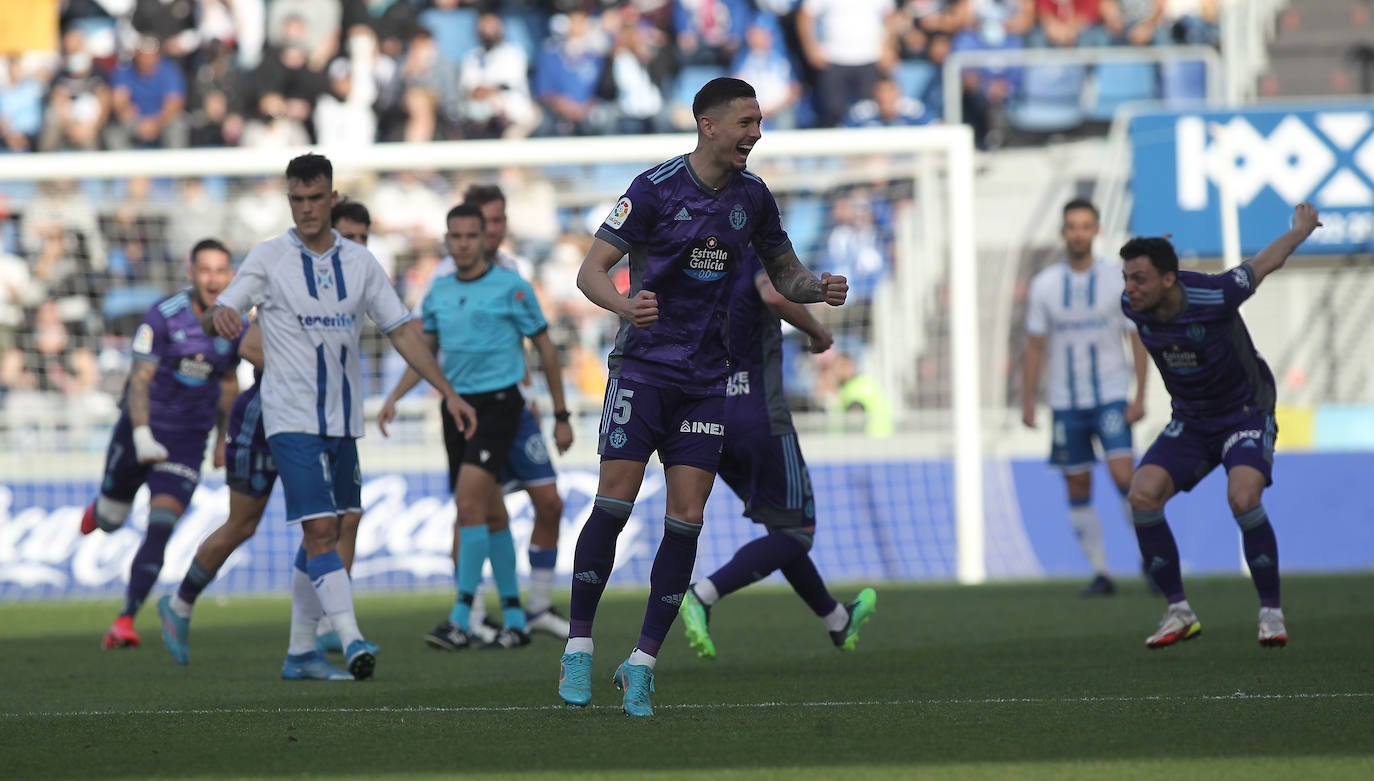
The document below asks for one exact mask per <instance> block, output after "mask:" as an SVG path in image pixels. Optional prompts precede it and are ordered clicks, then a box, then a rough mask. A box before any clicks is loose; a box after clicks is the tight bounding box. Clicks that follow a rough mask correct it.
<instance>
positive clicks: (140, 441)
mask: <svg viewBox="0 0 1374 781" xmlns="http://www.w3.org/2000/svg"><path fill="white" fill-rule="evenodd" d="M134 453H135V454H137V455H138V463H140V464H151V463H153V462H155V461H166V460H167V448H165V447H163V446H162V443H161V442H158V441H157V440H156V439H153V430H152V429H150V428H148V427H147V426H139V427H137V428H135V429H134Z"/></svg>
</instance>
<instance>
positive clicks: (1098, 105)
mask: <svg viewBox="0 0 1374 781" xmlns="http://www.w3.org/2000/svg"><path fill="white" fill-rule="evenodd" d="M1094 76H1095V78H1096V84H1097V89H1096V99H1095V100H1093V102H1092V106H1091V107H1089V109H1088V117H1089V118H1090V119H1095V120H1099V121H1102V122H1110V121H1111V119H1112V117H1113V116H1115V115H1116V110H1117V109H1118V108H1120V107H1121V105H1122V104H1123V103H1129V102H1131V101H1133V100H1153V99H1154V98H1156V97H1157V96H1158V94H1159V93H1158V90H1159V79H1158V74H1157V73H1156V71H1155V65H1154V64H1153V63H1149V62H1104V63H1101V64H1099V65H1098V66H1097V67H1096V68H1095V69H1094Z"/></svg>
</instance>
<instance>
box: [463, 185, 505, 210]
mask: <svg viewBox="0 0 1374 781" xmlns="http://www.w3.org/2000/svg"><path fill="white" fill-rule="evenodd" d="M492 201H500V202H502V203H505V202H506V194H505V193H504V192H502V191H501V185H499V184H480V183H479V184H470V185H468V189H466V190H464V191H463V203H466V204H468V205H470V206H476V207H478V208H481V207H483V206H486V205H487V204H489V203H491V202H492Z"/></svg>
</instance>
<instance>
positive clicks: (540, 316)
mask: <svg viewBox="0 0 1374 781" xmlns="http://www.w3.org/2000/svg"><path fill="white" fill-rule="evenodd" d="M485 232H486V222H485V219H484V218H483V216H482V210H481V209H480V208H478V207H477V206H475V205H473V204H469V203H463V204H460V205H458V206H455V207H453V208H452V209H451V210H449V213H448V216H447V231H446V232H445V234H444V241H445V243H446V244H447V247H448V250H449V253H450V254H451V255H452V257H453V261H454V273H452V274H449V275H445V276H442V277H437V278H435V280H434V283H433V285H431V286H430V290H429V293H428V294H427V295H426V296H425V300H424V304H423V305H422V312H423V315H422V318H423V324H424V337H423V338H424V341H425V343H426V344H427V345H428V346H429V347H430V349H431V350H438V351H440V353H441V354H442V355H443V367H444V372H445V373H446V374H447V375H448V378H449V382H450V383H451V384H452V385H453V386H454V387H455V388H458V389H459V390H460V391H461V392H462V393H463V395H464V398H466V399H467V400H468V402H469V403H471V404H472V405H473V407H474V408H475V409H476V410H477V421H478V429H479V432H480V433H478V434H476V435H475V436H474V437H473V438H472V439H470V440H468V441H467V442H465V443H463V445H464V448H463V450H462V452H461V454H456V455H459V457H460V459H461V460H460V462H459V463H460V464H461V467H460V469H459V471H458V477H457V479H456V481H455V485H456V487H457V490H456V491H455V492H454V501H455V503H456V505H457V509H458V523H457V525H456V527H455V530H454V534H455V535H457V536H458V537H459V538H460V539H461V544H459V543H458V542H455V546H456V547H457V553H458V562H457V566H456V567H455V571H454V580H455V582H456V586H457V599H456V600H455V602H454V605H453V610H452V611H451V612H450V613H449V617H448V620H447V621H445V622H443V623H441V624H440V625H439V626H438V627H437V628H436V629H435V630H434V632H432V633H431V634H430V635H429V636H427V638H426V639H427V640H428V641H429V642H430V644H431V645H435V646H437V647H440V648H447V649H450V650H458V649H462V648H467V647H469V646H471V645H473V631H472V604H473V597H474V594H475V593H476V590H477V584H478V582H480V580H481V578H482V568H483V566H484V565H485V564H486V562H487V561H488V560H490V561H491V568H492V574H493V576H494V577H495V580H496V587H497V591H498V592H499V594H500V597H501V605H502V611H501V612H502V618H503V624H504V625H503V627H502V629H501V631H500V632H499V633H497V635H496V637H495V638H494V639H493V640H492V641H491V642H489V643H487V645H486V647H489V648H517V647H520V646H524V645H528V644H529V642H530V639H529V633H528V630H527V629H526V624H525V620H526V617H525V612H524V609H523V608H522V607H521V605H520V583H519V580H518V579H517V576H516V566H515V541H514V539H513V538H512V537H511V533H510V519H509V518H508V517H507V515H506V512H505V502H504V500H503V499H502V498H501V484H500V482H499V481H498V480H497V476H498V475H499V474H500V473H501V469H502V467H503V466H504V464H505V461H506V458H507V457H508V455H509V453H510V450H511V446H512V444H513V443H514V442H515V437H516V431H517V428H518V426H519V423H520V418H521V410H522V409H524V408H525V401H524V398H523V397H522V396H521V394H520V388H519V382H520V380H521V378H523V377H524V376H525V348H524V343H525V340H526V339H529V340H530V341H531V342H533V344H534V346H535V348H536V349H537V350H538V351H539V355H540V357H541V358H542V359H543V364H544V374H545V377H546V378H547V379H548V384H549V393H550V394H551V395H552V396H553V401H554V404H555V405H557V406H558V407H559V408H562V406H563V404H564V398H563V377H562V371H561V369H560V365H559V362H558V354H557V349H556V348H555V347H554V344H553V340H552V339H550V338H549V334H548V322H547V321H546V320H545V319H544V313H543V311H542V310H541V309H540V306H539V301H538V300H537V299H536V298H535V296H534V289H533V288H532V287H530V284H529V282H526V281H525V279H524V278H523V277H521V276H520V275H519V274H517V273H516V272H514V271H511V270H509V269H505V268H502V267H500V266H497V265H495V263H494V262H493V261H492V259H491V258H490V257H489V256H488V255H487V253H486V251H485V249H484V241H485V238H484V234H485ZM419 380H420V377H419V375H418V374H417V373H416V372H414V371H412V370H407V371H406V373H405V374H404V375H403V376H402V377H401V379H400V381H399V382H398V383H397V384H396V387H395V388H394V389H393V390H392V391H391V394H390V395H389V396H387V399H386V401H385V402H384V403H383V405H382V408H381V410H379V411H378V413H377V424H378V426H379V427H381V430H382V433H383V434H385V433H386V425H387V424H388V423H390V422H391V421H392V420H393V419H394V418H395V416H396V400H397V399H400V398H401V397H402V396H404V395H405V394H406V393H408V392H409V391H410V389H411V388H413V387H415V384H416V383H417V382H419ZM568 439H569V444H571V432H569V434H568Z"/></svg>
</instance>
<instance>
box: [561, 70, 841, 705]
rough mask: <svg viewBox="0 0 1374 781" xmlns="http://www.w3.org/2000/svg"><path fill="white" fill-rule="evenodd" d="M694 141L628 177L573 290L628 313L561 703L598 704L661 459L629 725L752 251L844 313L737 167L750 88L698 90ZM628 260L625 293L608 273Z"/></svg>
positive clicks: (695, 491) (581, 552)
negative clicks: (624, 543)
mask: <svg viewBox="0 0 1374 781" xmlns="http://www.w3.org/2000/svg"><path fill="white" fill-rule="evenodd" d="M692 113H693V115H694V116H695V117H696V123H697V145H696V149H694V150H693V151H692V152H690V153H689V154H684V155H680V156H678V157H674V158H672V159H671V160H668V161H667V162H664V163H662V164H661V165H658V166H655V167H653V168H650V169H649V170H647V171H645V172H643V173H641V174H640V175H639V176H637V177H635V179H634V181H633V182H631V183H630V187H629V189H628V190H626V192H625V194H624V195H622V196H621V197H620V199H619V200H618V201H617V202H616V204H615V207H614V208H613V209H612V210H611V213H610V215H609V216H607V218H606V221H605V223H603V224H602V226H601V228H600V229H599V230H598V231H597V232H596V238H595V240H594V241H593V242H592V246H591V248H590V249H589V250H588V252H587V256H586V258H584V259H583V261H582V266H581V268H580V269H579V271H578V275H577V286H578V288H579V289H580V290H582V292H583V293H584V294H585V295H586V296H587V298H588V299H589V300H591V301H592V302H593V303H595V304H596V305H597V306H600V307H601V308H603V309H606V310H608V311H610V312H613V313H615V314H616V315H618V316H619V317H620V319H621V323H620V331H619V333H618V334H617V335H616V339H615V346H614V348H613V349H612V350H611V355H610V360H609V368H610V372H609V380H608V382H607V385H606V398H605V404H604V408H603V411H602V418H601V428H600V437H599V441H598V447H597V450H598V452H599V453H600V454H601V469H600V478H599V481H598V485H597V496H596V499H595V502H594V507H593V510H592V512H591V515H590V516H589V517H588V519H587V522H586V524H585V525H584V526H583V527H582V532H581V534H580V535H579V536H578V540H577V552H576V555H575V558H574V564H573V578H572V601H571V604H570V610H569V614H570V615H569V623H570V627H571V628H570V630H569V636H568V643H567V646H566V647H565V649H564V653H563V656H562V659H561V660H560V662H561V674H560V678H559V683H558V694H559V696H560V697H561V698H562V699H563V700H564V701H565V702H568V703H571V704H573V705H586V704H588V703H589V702H591V698H592V689H591V672H592V651H593V644H592V624H593V621H594V620H595V618H596V609H597V605H598V604H599V603H600V601H601V595H602V594H603V593H604V591H605V589H606V583H607V581H608V580H609V579H610V576H611V570H612V568H613V566H614V563H615V547H616V538H617V537H618V536H619V534H620V532H621V530H622V529H624V527H625V523H626V521H627V520H628V519H629V517H630V513H631V511H632V510H633V508H634V502H635V498H636V497H637V496H638V494H639V489H640V486H641V484H642V483H643V481H644V470H645V467H646V464H647V463H648V461H649V457H650V455H651V454H653V453H655V452H657V454H658V458H659V460H660V461H661V462H662V463H663V468H664V475H665V484H666V500H667V512H666V514H665V517H664V519H663V524H664V533H663V538H662V540H661V541H660V542H659V546H658V551H657V553H656V554H655V556H654V564H653V568H652V570H651V572H650V575H649V600H648V605H647V606H646V608H645V611H644V622H643V625H642V627H641V630H640V635H639V639H638V641H637V643H636V644H635V648H634V650H633V651H632V652H631V653H630V655H629V658H627V659H625V660H624V661H623V662H622V663H621V664H620V665H619V666H618V667H617V668H616V671H615V675H614V678H613V680H614V683H615V685H616V686H617V687H618V688H620V689H621V690H622V691H623V693H624V694H623V698H622V708H623V709H624V710H625V712H626V713H628V714H630V715H631V716H651V715H653V706H652V703H651V702H650V697H649V694H650V692H652V691H653V688H654V673H653V670H654V664H655V662H656V660H657V657H658V653H659V649H660V647H661V646H662V644H663V639H664V637H666V636H667V634H668V631H669V629H671V628H672V624H673V620H674V619H675V618H676V617H677V613H678V606H679V605H680V604H681V603H682V598H683V594H684V593H685V592H686V590H687V586H688V584H689V582H690V581H691V577H692V564H693V562H694V561H695V559H696V550H697V540H698V537H699V536H700V534H701V524H702V520H703V517H704V515H705V509H706V498H707V496H709V495H710V493H711V486H712V484H713V483H714V482H715V475H716V469H717V467H718V466H719V463H720V449H721V444H722V441H723V439H724V428H725V427H724V423H725V385H726V379H727V377H728V376H729V373H730V361H729V356H728V353H727V349H726V333H725V331H726V317H727V309H728V303H729V299H730V296H731V294H732V290H733V287H734V284H733V283H734V281H735V280H736V279H737V278H738V276H739V275H741V274H746V273H748V272H747V270H746V268H745V262H746V258H745V255H744V253H745V251H746V248H747V247H749V246H751V245H752V246H753V247H754V249H755V250H756V251H757V253H758V256H759V258H760V260H761V261H762V263H763V267H764V268H765V269H766V270H767V272H768V277H769V279H770V280H771V281H772V283H773V286H774V287H776V288H777V290H778V291H779V292H780V293H781V294H782V295H783V297H784V298H787V299H788V300H790V301H795V302H798V303H811V302H815V301H824V302H826V303H827V304H829V305H831V306H839V305H841V304H843V303H844V300H845V296H846V294H847V292H848V289H849V286H848V284H847V283H846V280H845V278H844V277H842V276H839V275H833V276H832V275H830V274H822V275H821V276H820V277H819V278H817V277H816V276H815V275H814V274H812V273H811V272H810V271H808V270H807V268H806V266H805V265H803V264H802V262H801V260H799V259H798V258H797V253H796V252H795V251H794V250H793V248H792V243H791V241H790V240H788V238H787V233H786V232H785V231H784V230H783V229H782V224H781V219H780V217H779V214H778V205H777V202H776V201H775V200H774V199H773V194H772V193H771V192H770V191H769V190H768V186H767V185H765V184H764V183H763V180H762V179H760V178H759V177H757V176H755V175H754V174H752V173H750V172H748V171H746V170H745V167H746V165H747V163H748V159H749V153H750V152H752V151H753V148H754V144H755V143H757V142H758V140H759V138H760V137H761V136H762V130H761V124H762V122H763V115H762V113H761V112H760V111H759V102H758V98H757V97H756V95H755V92H754V88H753V87H751V86H750V85H749V84H748V83H747V82H744V81H741V80H739V79H734V78H728V77H723V78H718V79H712V80H711V81H709V82H707V83H706V84H705V86H703V87H702V88H701V89H700V90H699V91H698V92H697V94H696V96H695V98H694V99H693V101H692ZM627 254H628V255H629V264H630V291H629V294H628V297H627V296H626V295H623V294H621V293H620V292H619V291H618V290H617V289H616V286H615V283H614V281H612V279H611V276H610V270H611V268H612V267H613V266H615V265H616V264H617V263H619V262H620V259H621V258H622V257H624V256H626V255H627Z"/></svg>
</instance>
